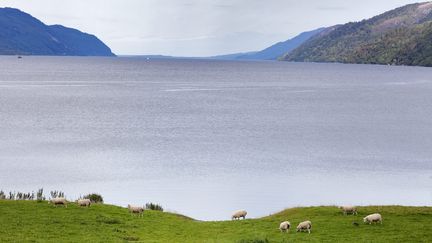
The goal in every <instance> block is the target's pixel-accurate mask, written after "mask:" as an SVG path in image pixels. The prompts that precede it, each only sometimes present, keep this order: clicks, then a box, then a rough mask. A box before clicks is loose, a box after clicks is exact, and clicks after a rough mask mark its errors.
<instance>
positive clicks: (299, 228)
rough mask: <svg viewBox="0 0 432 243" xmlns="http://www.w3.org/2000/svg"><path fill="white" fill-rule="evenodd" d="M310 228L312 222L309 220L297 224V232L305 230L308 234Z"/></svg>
mask: <svg viewBox="0 0 432 243" xmlns="http://www.w3.org/2000/svg"><path fill="white" fill-rule="evenodd" d="M311 229H312V222H311V221H304V222H301V223H300V224H299V225H298V226H297V232H299V231H300V232H301V231H307V232H309V234H310V233H311Z"/></svg>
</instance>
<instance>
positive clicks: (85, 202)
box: [77, 199, 91, 207]
mask: <svg viewBox="0 0 432 243" xmlns="http://www.w3.org/2000/svg"><path fill="white" fill-rule="evenodd" d="M77 204H78V206H81V207H90V205H91V201H90V199H78V201H77Z"/></svg>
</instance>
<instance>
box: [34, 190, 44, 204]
mask: <svg viewBox="0 0 432 243" xmlns="http://www.w3.org/2000/svg"><path fill="white" fill-rule="evenodd" d="M36 200H37V201H38V202H42V201H45V196H44V195H43V188H41V189H39V190H38V191H37V193H36Z"/></svg>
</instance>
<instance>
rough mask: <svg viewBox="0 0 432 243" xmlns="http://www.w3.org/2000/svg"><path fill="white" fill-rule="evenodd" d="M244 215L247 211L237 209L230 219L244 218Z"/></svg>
mask: <svg viewBox="0 0 432 243" xmlns="http://www.w3.org/2000/svg"><path fill="white" fill-rule="evenodd" d="M246 215H247V212H246V211H245V210H239V211H236V212H234V214H233V215H232V217H231V219H232V220H234V219H239V220H240V218H243V219H246Z"/></svg>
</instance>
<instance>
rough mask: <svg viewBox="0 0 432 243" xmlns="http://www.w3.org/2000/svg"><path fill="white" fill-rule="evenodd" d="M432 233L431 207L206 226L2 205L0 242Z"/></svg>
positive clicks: (117, 212) (366, 238) (386, 238)
mask: <svg viewBox="0 0 432 243" xmlns="http://www.w3.org/2000/svg"><path fill="white" fill-rule="evenodd" d="M374 212H380V213H381V214H382V215H383V218H384V223H383V224H382V225H380V224H378V225H365V224H363V223H362V218H363V216H365V215H366V214H370V213H374ZM285 220H289V221H290V222H291V224H292V227H293V228H295V226H296V225H297V224H298V223H299V222H300V221H304V220H311V221H312V224H313V228H312V234H310V235H309V234H307V233H296V232H295V230H291V232H290V233H288V234H286V233H280V232H279V230H278V226H279V223H280V222H282V221H285ZM353 222H358V223H360V225H359V226H355V225H353ZM431 229H432V208H430V207H401V206H385V207H378V206H377V207H360V208H359V215H358V216H344V215H343V214H342V213H341V212H340V211H339V209H338V208H336V207H311V208H294V209H288V210H285V211H283V212H280V213H278V214H275V215H271V216H268V217H265V218H260V219H248V220H244V221H221V222H203V221H196V220H193V219H190V218H187V217H184V216H180V215H175V214H170V213H162V212H159V211H146V212H145V213H144V217H142V218H139V217H136V216H131V215H130V214H129V213H128V211H127V209H125V208H120V207H117V206H110V205H93V206H92V207H90V208H79V207H77V206H76V205H72V204H70V205H69V206H68V208H63V207H57V208H55V207H54V206H52V205H48V204H47V203H46V202H43V203H37V202H34V201H0V241H1V242H126V241H139V242H259V241H254V240H262V242H265V240H268V242H432V231H431Z"/></svg>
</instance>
